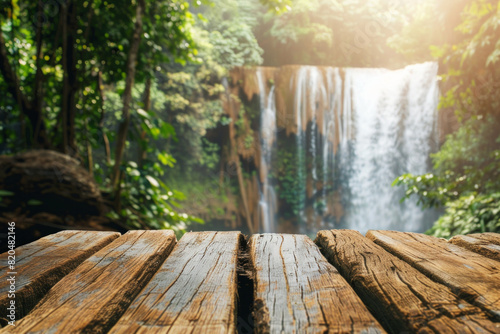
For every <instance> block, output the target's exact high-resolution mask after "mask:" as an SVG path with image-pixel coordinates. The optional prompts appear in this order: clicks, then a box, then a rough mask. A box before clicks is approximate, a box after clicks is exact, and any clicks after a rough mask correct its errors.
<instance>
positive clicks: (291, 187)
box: [223, 63, 442, 233]
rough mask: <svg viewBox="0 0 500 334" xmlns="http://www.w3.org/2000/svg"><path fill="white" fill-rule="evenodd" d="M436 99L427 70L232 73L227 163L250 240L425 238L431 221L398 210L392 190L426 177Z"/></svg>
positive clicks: (410, 208)
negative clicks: (364, 235) (389, 232)
mask: <svg viewBox="0 0 500 334" xmlns="http://www.w3.org/2000/svg"><path fill="white" fill-rule="evenodd" d="M438 95H439V89H438V84H437V65H436V64H434V63H426V64H419V65H413V66H408V67H406V68H404V69H401V70H397V71H390V70H384V69H352V68H345V69H344V68H332V67H312V66H284V67H281V68H267V67H259V68H236V69H234V70H233V71H232V72H231V74H230V77H229V80H228V83H227V94H226V95H225V96H224V98H223V100H224V108H225V110H226V113H227V115H228V116H229V117H230V118H231V119H232V120H233V122H232V124H230V125H229V128H230V129H229V134H228V142H230V146H231V149H230V150H229V151H230V154H228V155H227V156H226V159H225V160H226V161H228V162H232V163H235V164H236V165H237V166H240V167H237V168H241V170H240V171H239V172H238V171H237V174H239V175H238V178H239V180H240V181H239V186H240V188H241V189H242V190H241V196H240V197H241V198H240V203H239V206H238V207H239V208H240V212H241V217H242V218H243V220H244V221H246V222H247V226H248V227H249V229H250V230H252V231H254V232H255V231H264V232H275V231H278V232H302V233H312V232H315V231H317V230H318V229H321V228H339V227H342V228H353V229H359V230H361V231H364V230H367V229H370V228H385V229H389V228H394V229H403V230H410V231H419V232H421V231H423V230H425V229H426V228H427V227H428V226H429V225H430V223H431V221H432V219H433V214H432V213H422V212H421V210H420V209H419V208H417V206H416V203H412V202H411V201H410V202H407V203H404V204H400V203H399V199H400V198H401V197H402V194H401V193H400V191H399V190H397V189H392V188H391V183H392V181H393V180H394V179H395V178H396V177H397V176H399V175H401V174H404V173H425V172H427V171H428V170H429V167H430V166H429V154H430V153H431V152H433V151H434V150H436V149H437V148H438V146H439V141H440V137H441V138H442V133H440V132H439V129H438V116H437V115H438V114H437V103H438ZM237 168H236V169H237ZM402 222H405V224H404V225H403V224H402Z"/></svg>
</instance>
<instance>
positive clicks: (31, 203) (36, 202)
mask: <svg viewBox="0 0 500 334" xmlns="http://www.w3.org/2000/svg"><path fill="white" fill-rule="evenodd" d="M27 204H28V205H33V206H35V205H42V204H43V202H42V201H39V200H36V199H30V200H29V201H28V202H27Z"/></svg>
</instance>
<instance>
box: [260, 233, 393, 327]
mask: <svg viewBox="0 0 500 334" xmlns="http://www.w3.org/2000/svg"><path fill="white" fill-rule="evenodd" d="M250 258H251V261H252V263H253V265H254V268H255V278H254V285H255V289H254V296H255V303H256V306H257V309H256V311H255V316H254V318H255V319H254V320H255V327H256V331H257V332H258V333H324V332H330V333H383V332H385V331H384V330H383V329H382V327H381V326H380V324H379V323H378V322H377V321H376V320H375V318H374V317H373V316H372V315H371V314H370V312H369V311H368V310H367V309H366V307H365V306H364V305H363V303H362V301H361V300H360V299H359V297H358V296H357V295H356V293H355V292H354V290H353V289H352V288H351V287H350V286H349V284H348V283H347V282H346V281H345V280H344V278H342V276H340V274H339V273H338V271H337V270H336V269H335V268H334V267H333V266H332V265H331V264H329V263H328V262H327V261H326V259H325V258H324V257H323V256H322V255H321V253H320V251H319V249H318V247H317V246H316V245H315V244H314V243H313V242H312V240H311V239H309V238H308V237H307V236H303V235H280V234H260V235H254V236H253V237H252V238H251V240H250Z"/></svg>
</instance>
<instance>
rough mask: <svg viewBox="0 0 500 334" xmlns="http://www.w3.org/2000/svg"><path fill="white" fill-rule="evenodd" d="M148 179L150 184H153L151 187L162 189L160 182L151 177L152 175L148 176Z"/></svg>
mask: <svg viewBox="0 0 500 334" xmlns="http://www.w3.org/2000/svg"><path fill="white" fill-rule="evenodd" d="M146 179H147V180H148V181H149V183H151V185H152V186H153V187H155V188H159V187H160V184H159V183H158V181H157V180H156V179H155V178H154V177H152V176H150V175H146Z"/></svg>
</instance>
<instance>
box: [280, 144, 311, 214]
mask: <svg viewBox="0 0 500 334" xmlns="http://www.w3.org/2000/svg"><path fill="white" fill-rule="evenodd" d="M299 155H300V152H297V151H295V152H294V151H293V150H283V151H279V152H278V169H277V175H276V178H277V179H278V186H277V189H279V196H280V198H281V199H282V200H284V201H285V202H286V204H287V205H288V206H289V208H290V210H287V212H289V214H290V215H291V216H299V214H300V212H301V211H302V210H304V206H305V196H306V190H305V189H304V184H305V182H304V181H305V173H304V170H302V168H303V165H302V164H299V163H297V159H298V156H299ZM285 218H289V217H285Z"/></svg>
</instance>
